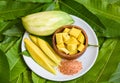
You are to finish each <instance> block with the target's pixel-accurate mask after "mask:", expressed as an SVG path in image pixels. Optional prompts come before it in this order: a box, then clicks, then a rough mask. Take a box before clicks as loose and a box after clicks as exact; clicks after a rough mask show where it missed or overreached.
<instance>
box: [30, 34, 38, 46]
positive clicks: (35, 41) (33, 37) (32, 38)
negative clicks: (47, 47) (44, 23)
mask: <svg viewBox="0 0 120 83" xmlns="http://www.w3.org/2000/svg"><path fill="white" fill-rule="evenodd" d="M29 37H30V39H31V40H32V41H33V42H34V43H35V44H36V45H37V37H36V36H33V35H29Z"/></svg>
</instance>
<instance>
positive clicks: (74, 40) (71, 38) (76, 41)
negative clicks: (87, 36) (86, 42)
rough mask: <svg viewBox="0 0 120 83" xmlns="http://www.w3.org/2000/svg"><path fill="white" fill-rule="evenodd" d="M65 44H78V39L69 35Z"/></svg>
mask: <svg viewBox="0 0 120 83" xmlns="http://www.w3.org/2000/svg"><path fill="white" fill-rule="evenodd" d="M65 44H77V45H78V44H79V41H78V40H77V39H76V38H75V37H70V39H69V40H68V41H66V42H65Z"/></svg>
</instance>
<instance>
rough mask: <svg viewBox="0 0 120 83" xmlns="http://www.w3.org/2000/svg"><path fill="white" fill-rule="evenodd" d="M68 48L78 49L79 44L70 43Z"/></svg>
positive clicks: (70, 49)
mask: <svg viewBox="0 0 120 83" xmlns="http://www.w3.org/2000/svg"><path fill="white" fill-rule="evenodd" d="M67 49H68V50H69V51H72V50H76V49H77V44H68V45H67Z"/></svg>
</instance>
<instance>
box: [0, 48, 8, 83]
mask: <svg viewBox="0 0 120 83" xmlns="http://www.w3.org/2000/svg"><path fill="white" fill-rule="evenodd" d="M9 79H10V69H9V64H8V61H7V57H6V56H5V53H3V52H2V51H1V50H0V82H1V83H9Z"/></svg>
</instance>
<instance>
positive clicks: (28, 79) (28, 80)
mask: <svg viewBox="0 0 120 83" xmlns="http://www.w3.org/2000/svg"><path fill="white" fill-rule="evenodd" d="M23 83H33V82H32V75H31V71H30V70H29V69H27V70H25V71H24V72H23Z"/></svg>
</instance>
